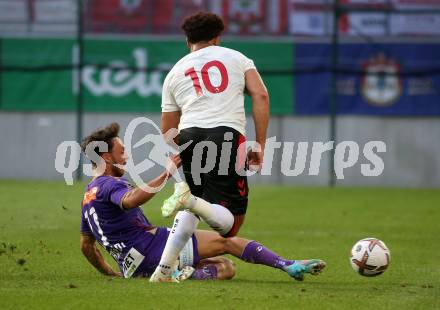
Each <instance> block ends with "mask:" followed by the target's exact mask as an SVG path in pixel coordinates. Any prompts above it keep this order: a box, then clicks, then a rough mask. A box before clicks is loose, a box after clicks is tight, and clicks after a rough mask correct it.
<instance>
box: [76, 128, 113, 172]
mask: <svg viewBox="0 0 440 310" xmlns="http://www.w3.org/2000/svg"><path fill="white" fill-rule="evenodd" d="M118 134H119V124H118V123H111V124H109V125H107V126H105V127H102V128H98V129H96V130H95V131H93V132H92V133H90V134H89V135H88V136H87V137H85V138H84V139H83V141H82V143H81V150H82V151H83V152H84V154H85V153H86V147H87V145H89V143H91V142H95V141H104V142H105V143H107V146H108V152H111V150H112V148H113V139H114V138H116V137H118ZM93 150H94V151H95V153H96V154H98V155H99V156H101V155H102V154H103V152H100V151H99V147H95V148H94V149H93ZM86 155H87V154H86ZM92 164H93V165H94V166H95V163H94V162H92Z"/></svg>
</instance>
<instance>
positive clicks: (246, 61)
mask: <svg viewBox="0 0 440 310" xmlns="http://www.w3.org/2000/svg"><path fill="white" fill-rule="evenodd" d="M242 63H243V72H246V71H248V70H250V69H257V67H255V64H254V61H253V60H252V59H250V58H247V57H246V56H244V55H243V60H242Z"/></svg>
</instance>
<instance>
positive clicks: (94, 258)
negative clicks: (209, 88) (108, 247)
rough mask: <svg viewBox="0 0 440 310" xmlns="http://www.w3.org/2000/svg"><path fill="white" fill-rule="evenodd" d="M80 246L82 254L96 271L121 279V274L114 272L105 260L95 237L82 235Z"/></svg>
mask: <svg viewBox="0 0 440 310" xmlns="http://www.w3.org/2000/svg"><path fill="white" fill-rule="evenodd" d="M80 244H81V251H82V253H83V254H84V256H85V257H86V258H87V260H88V261H89V262H90V264H92V265H93V267H95V268H96V270H98V271H99V272H100V273H102V274H104V275H106V276H116V277H121V273H119V272H116V271H114V270H113V269H112V267H111V266H110V265H109V264H108V263H107V262H106V261H105V260H104V257H103V256H102V254H101V252H100V251H99V250H98V248H97V247H96V240H95V238H94V237H93V235H89V234H81V237H80Z"/></svg>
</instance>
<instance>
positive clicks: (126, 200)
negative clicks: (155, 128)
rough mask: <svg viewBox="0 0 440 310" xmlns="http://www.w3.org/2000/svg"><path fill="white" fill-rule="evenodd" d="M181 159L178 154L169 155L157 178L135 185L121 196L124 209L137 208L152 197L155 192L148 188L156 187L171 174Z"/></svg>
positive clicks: (180, 162)
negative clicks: (163, 169) (144, 184)
mask: <svg viewBox="0 0 440 310" xmlns="http://www.w3.org/2000/svg"><path fill="white" fill-rule="evenodd" d="M181 164H182V161H181V160H180V156H179V155H172V156H170V161H169V164H168V167H167V168H166V169H165V171H164V172H162V173H161V174H160V175H159V176H158V177H157V178H155V179H154V180H152V181H150V182H149V183H148V184H147V185H146V186H141V187H136V188H134V189H132V190H130V191H129V192H127V193H126V194H125V195H124V197H123V198H122V206H123V207H124V209H133V208H137V207H139V206H140V205H142V204H144V203H146V202H147V201H148V200H150V199H151V198H153V197H154V195H155V194H156V193H154V192H151V191H150V190H148V189H149V188H158V187H160V186H161V185H162V184H163V182H166V181H167V180H168V179H169V177H170V176H172V175H173V174H174V173H175V172H176V169H177V168H179V167H180V165H181Z"/></svg>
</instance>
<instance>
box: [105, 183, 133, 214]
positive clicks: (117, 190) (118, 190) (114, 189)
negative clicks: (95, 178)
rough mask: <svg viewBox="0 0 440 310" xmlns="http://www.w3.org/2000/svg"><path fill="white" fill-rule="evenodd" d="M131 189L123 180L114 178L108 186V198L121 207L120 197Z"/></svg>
mask: <svg viewBox="0 0 440 310" xmlns="http://www.w3.org/2000/svg"><path fill="white" fill-rule="evenodd" d="M130 190H131V186H130V184H129V183H128V182H126V181H125V180H122V179H120V180H115V181H112V184H111V186H110V188H109V200H110V201H111V202H112V203H113V204H115V205H118V206H119V207H120V208H121V209H123V207H122V198H124V196H125V194H126V193H127V192H128V191H130Z"/></svg>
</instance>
